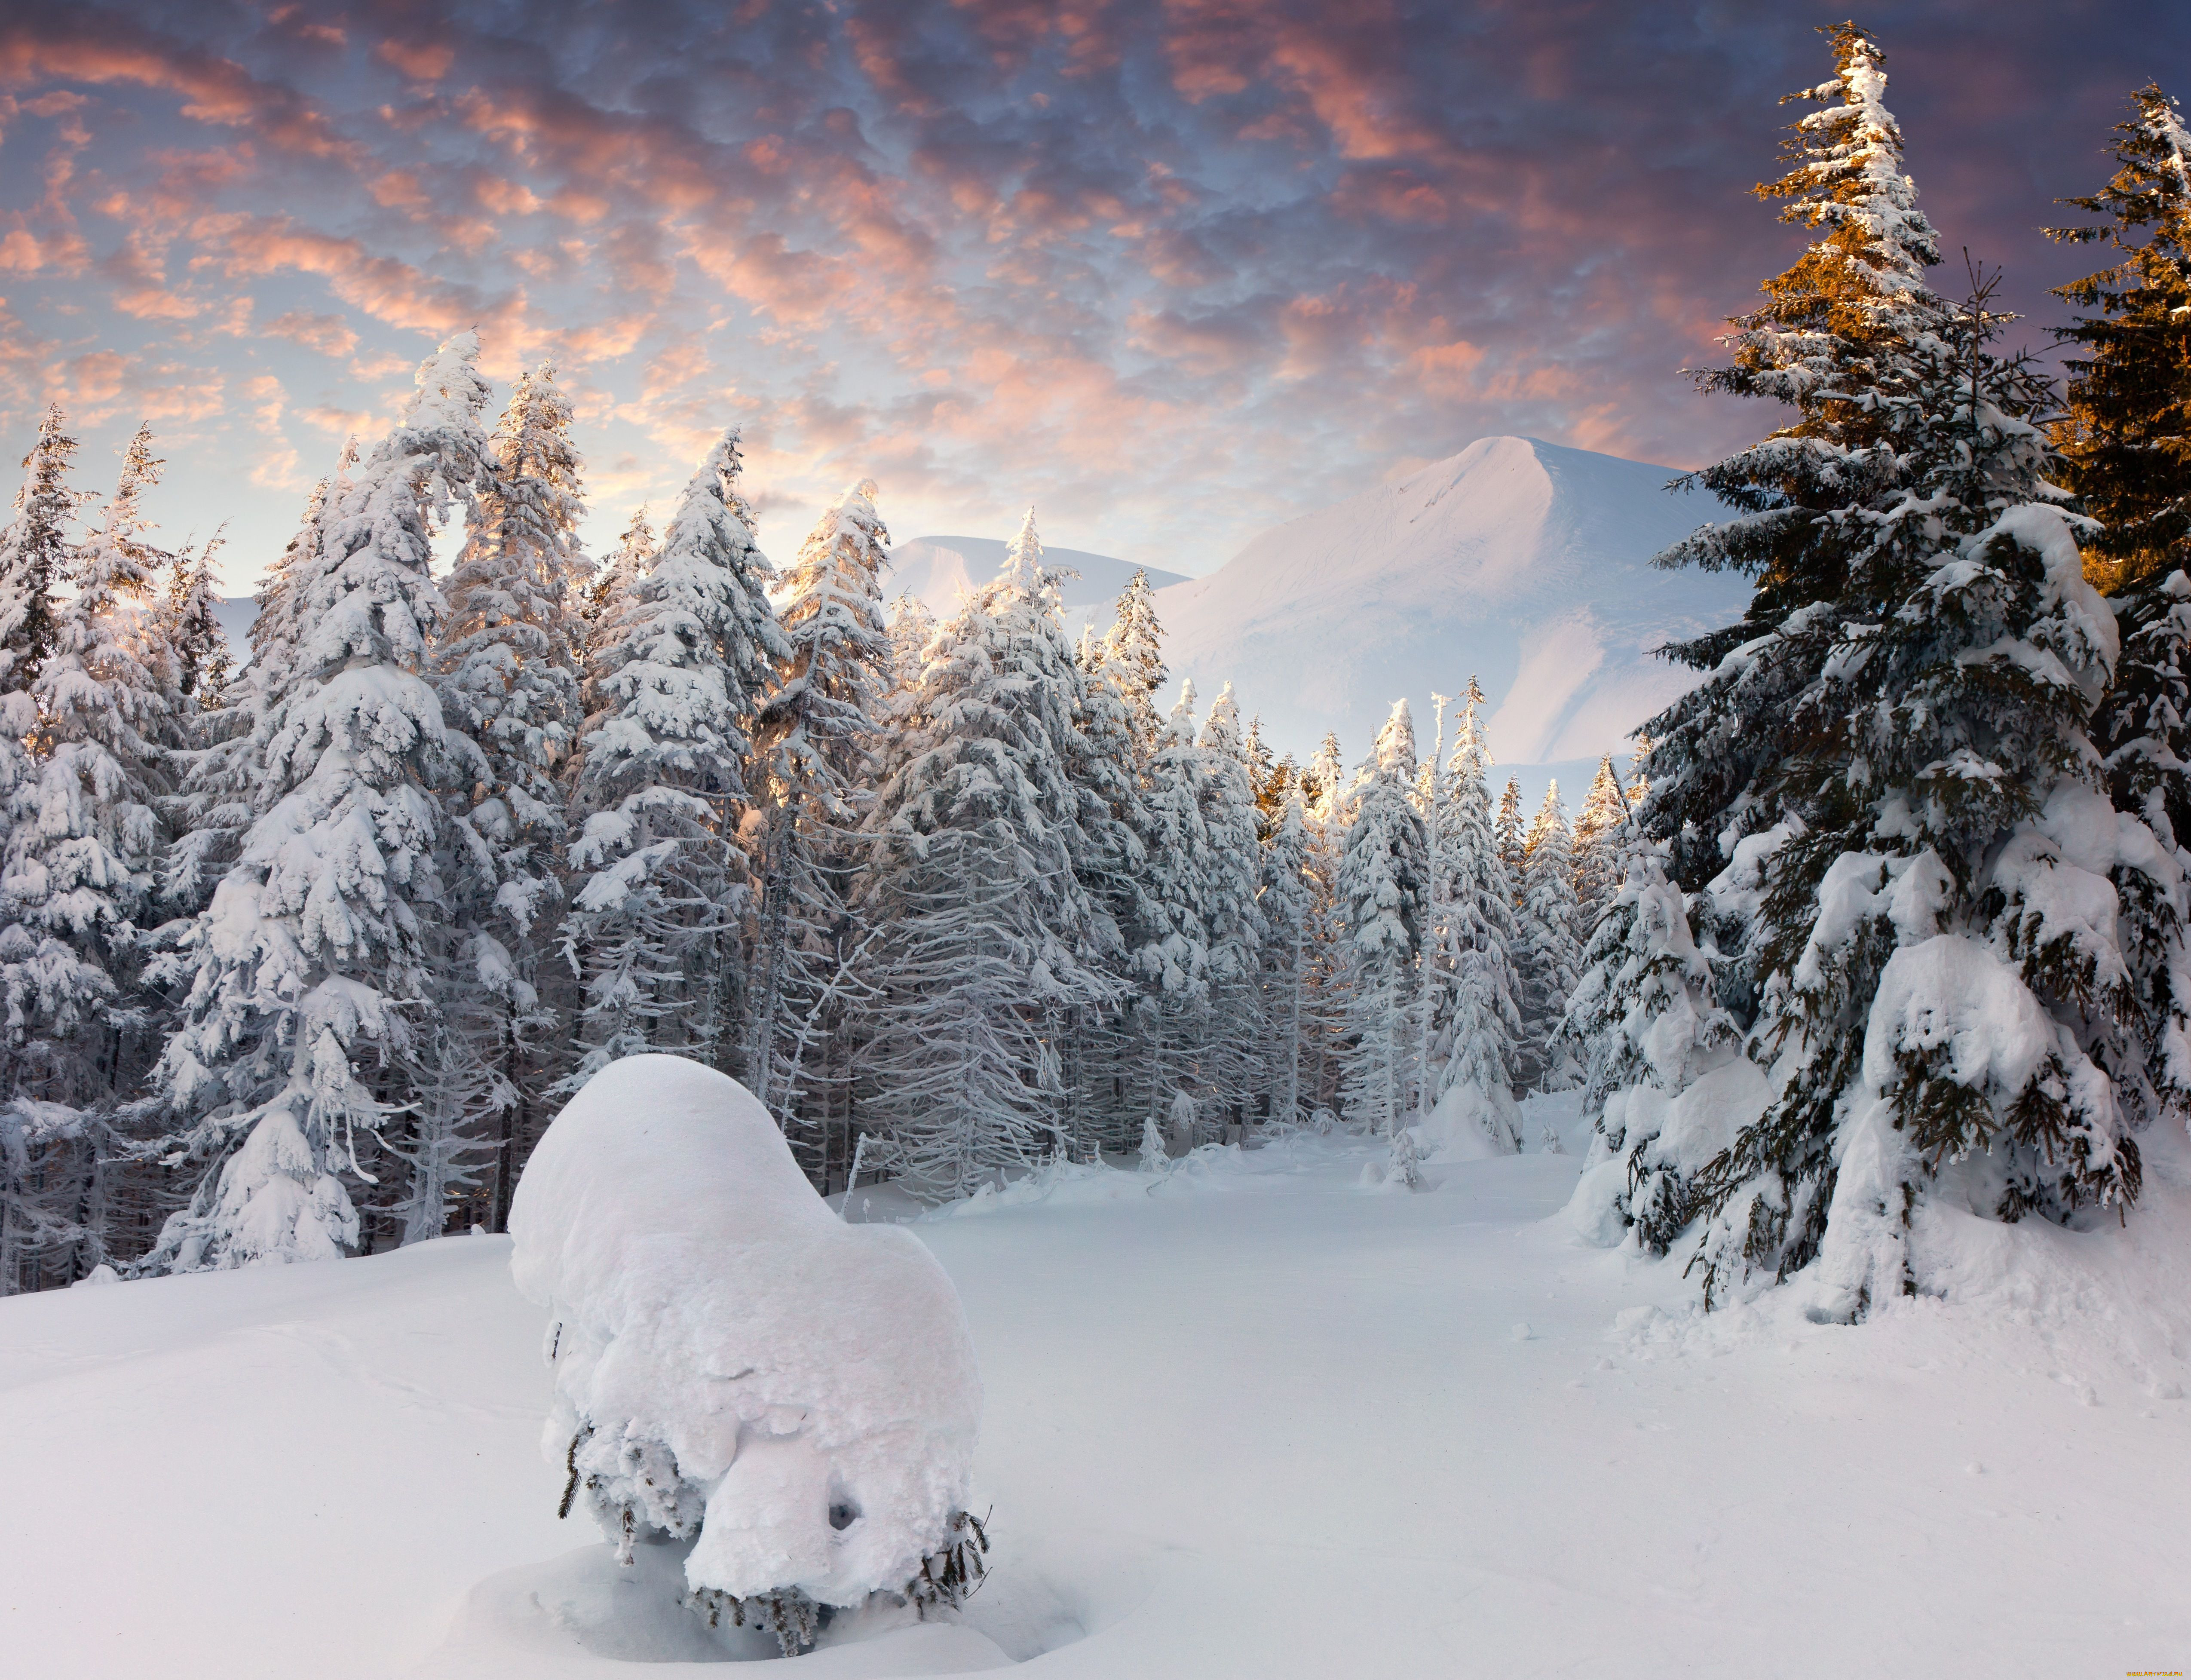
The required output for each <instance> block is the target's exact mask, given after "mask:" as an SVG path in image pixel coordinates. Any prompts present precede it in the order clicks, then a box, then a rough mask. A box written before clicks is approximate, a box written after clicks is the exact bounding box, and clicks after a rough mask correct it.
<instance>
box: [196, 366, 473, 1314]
mask: <svg viewBox="0 0 2191 1680" xmlns="http://www.w3.org/2000/svg"><path fill="white" fill-rule="evenodd" d="M478 354H479V343H478V340H477V339H475V337H474V336H473V335H472V334H470V333H459V334H458V335H457V336H456V337H455V338H452V339H450V340H449V341H448V342H447V344H445V345H442V346H441V349H440V350H438V351H437V352H436V353H435V354H434V355H433V356H429V357H428V358H427V359H426V360H425V362H424V363H423V364H422V365H421V367H420V368H419V370H418V390H417V391H416V393H415V394H414V395H413V397H412V399H411V401H410V404H409V406H408V407H407V409H406V412H405V414H404V418H403V419H402V421H401V424H398V425H397V426H396V430H394V431H392V432H391V433H390V434H389V436H387V437H386V438H385V439H384V440H383V441H381V442H380V444H379V445H378V447H375V448H374V450H373V453H372V454H371V455H370V456H369V457H367V459H366V460H365V461H364V462H363V463H362V464H361V467H360V469H359V470H358V472H357V473H356V476H355V477H354V478H350V477H346V478H344V479H343V480H340V481H338V482H337V483H336V484H335V485H333V486H332V487H330V488H329V491H328V493H327V496H326V497H325V498H324V500H319V499H317V498H316V505H315V508H314V510H313V511H312V514H311V515H310V520H309V521H308V524H307V527H306V530H305V532H304V533H303V534H302V535H301V536H300V537H299V540H298V542H297V543H295V544H293V545H292V547H291V550H290V552H289V554H288V555H287V556H285V559H284V563H283V567H282V573H281V575H280V577H279V578H278V580H277V582H276V584H275V585H274V586H273V588H272V589H270V593H269V595H267V597H266V608H267V612H268V613H269V614H270V618H262V620H261V622H260V623H259V624H258V625H257V626H256V627H254V631H253V646H254V648H255V649H256V652H257V658H256V659H255V660H254V662H253V671H252V686H253V691H254V696H253V707H252V715H251V725H252V727H251V732H250V734H249V736H248V750H247V752H246V754H245V755H244V757H245V758H246V759H247V760H248V768H249V772H250V775H251V777H252V782H253V788H252V793H251V808H252V811H253V821H252V823H251V824H250V827H249V829H248V833H247V834H245V835H244V837H243V840H242V847H241V851H240V853H239V855H238V856H237V857H236V861H235V863H234V864H233V866H232V867H231V868H230V869H229V870H228V872H227V874H226V875H225V877H224V878H223V879H222V880H221V882H220V884H219V886H218V887H217V888H216V889H215V890H214V891H213V897H212V901H211V903H209V904H208V906H207V907H206V908H205V910H204V911H203V912H202V913H201V914H199V915H198V916H197V918H196V921H195V924H194V925H192V926H191V928H190V930H189V931H187V932H186V933H185V934H184V935H183V936H182V938H181V940H180V942H179V950H178V951H176V952H175V953H174V954H173V955H172V956H171V957H169V958H168V959H166V960H165V962H166V967H165V971H164V975H163V977H165V978H168V979H170V980H173V981H174V982H177V983H179V984H180V985H181V986H182V987H183V988H185V996H184V999H183V1002H182V1005H181V1008H180V1020H179V1023H178V1026H177V1028H176V1030H175V1032H174V1035H173V1036H172V1037H171V1038H170V1039H168V1045H167V1048H166V1051H165V1053H164V1055H163V1056H162V1060H161V1062H160V1068H159V1075H158V1078H159V1085H160V1090H161V1093H162V1096H163V1097H164V1098H165V1099H166V1101H167V1102H168V1104H169V1105H170V1107H171V1108H173V1109H174V1111H175V1112H176V1113H177V1114H178V1115H179V1117H180V1118H181V1119H182V1120H183V1121H184V1122H185V1125H184V1129H183V1130H182V1132H181V1134H180V1135H179V1138H178V1139H177V1143H178V1148H179V1153H178V1156H177V1159H178V1160H181V1159H191V1160H194V1161H196V1162H199V1163H202V1164H203V1165H205V1166H206V1167H207V1168H208V1171H207V1174H206V1176H205V1178H204V1180H203V1182H202V1183H201V1185H200V1187H199V1189H198V1193H197V1194H196V1198H195V1199H193V1201H192V1203H191V1205H190V1207H189V1208H187V1209H185V1210H183V1211H182V1212H180V1213H178V1214H176V1215H175V1216H174V1217H173V1218H171V1219H170V1220H169V1221H168V1225H167V1227H166V1228H165V1230H164V1231H163V1232H162V1235H161V1238H160V1241H159V1244H158V1245H157V1249H156V1250H155V1253H154V1256H153V1259H154V1261H155V1263H157V1265H159V1266H161V1267H163V1268H167V1269H172V1270H178V1271H187V1270H191V1269H194V1268H196V1267H204V1266H222V1267H226V1266H235V1265H242V1264H245V1263H248V1262H249V1261H254V1260H301V1259H314V1258H320V1257H328V1256H334V1255H336V1254H339V1252H341V1251H342V1250H344V1249H345V1248H347V1247H349V1246H350V1245H351V1244H353V1243H355V1242H356V1238H357V1233H358V1218H357V1214H356V1209H355V1208H354V1206H353V1204H352V1203H351V1199H350V1193H349V1190H348V1189H347V1187H345V1185H344V1182H343V1181H342V1177H341V1176H340V1175H342V1174H343V1173H344V1172H345V1171H347V1172H348V1173H350V1175H352V1176H358V1177H362V1176H364V1174H365V1172H366V1171H367V1168H366V1166H365V1163H364V1161H363V1160H362V1159H361V1155H360V1150H361V1146H369V1142H370V1140H371V1138H372V1136H373V1134H375V1133H377V1132H378V1130H379V1128H380V1127H381V1125H383V1123H384V1121H385V1120H386V1119H387V1118H388V1116H389V1115H390V1113H391V1112H394V1111H396V1110H398V1109H401V1108H405V1107H406V1106H407V1105H408V1104H409V1103H410V1102H413V1100H415V1097H416V1096H417V1091H418V1079H419V1062H420V1057H419V1049H420V1045H419V1040H418V1032H417V1028H416V1023H415V1021H414V1019H413V1011H415V1009H416V1007H417V1005H418V1001H419V1000H420V999H423V998H424V997H425V996H427V995H428V989H429V986H430V962H431V957H432V952H431V948H430V943H429V940H428V937H427V928H428V926H429V925H430V923H431V922H432V921H433V920H435V918H437V917H438V916H440V915H441V914H442V913H443V900H442V892H441V881H440V880H439V877H438V874H437V872H436V869H435V851H436V849H437V846H438V844H439V842H440V840H441V832H440V830H441V811H440V806H439V804H438V802H437V801H436V800H435V798H434V797H433V795H432V794H431V792H430V789H431V788H432V786H433V785H434V783H435V779H436V776H437V772H439V769H440V766H441V761H442V760H443V757H444V754H445V747H444V743H443V739H442V729H441V708H440V705H439V703H437V701H436V699H435V694H434V692H433V689H432V687H431V686H430V684H429V683H428V681H427V679H426V675H425V670H424V667H425V664H426V660H427V654H428V646H429V638H430V635H431V634H432V632H433V630H434V628H435V624H436V623H437V621H438V620H439V618H440V616H441V596H440V593H439V591H438V590H436V589H435V586H434V584H433V582H432V580H431V579H430V577H429V575H428V566H429V563H430V559H431V551H430V532H429V528H428V521H429V519H430V517H431V516H432V515H435V514H436V513H439V514H441V515H444V516H446V515H447V512H448V510H450V509H451V507H452V504H454V502H455V501H456V500H457V499H458V498H464V497H467V496H468V495H469V493H471V491H472V489H473V487H475V486H476V485H478V484H479V483H480V482H481V481H482V480H483V479H484V478H485V477H486V476H487V471H488V466H487V438H486V434H485V431H484V430H483V428H482V426H481V410H482V409H483V408H484V407H486V403H487V387H486V385H485V384H483V383H482V382H481V379H480V377H479V375H478V373H477V372H476V371H475V367H474V366H473V363H474V362H475V360H476V358H477V356H478ZM239 1143H240V1147H238V1146H239Z"/></svg>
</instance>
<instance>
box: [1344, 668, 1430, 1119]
mask: <svg viewBox="0 0 2191 1680" xmlns="http://www.w3.org/2000/svg"><path fill="white" fill-rule="evenodd" d="M1415 772H1416V763H1415V732H1414V720H1412V719H1411V718H1410V717H1409V713H1408V703H1407V702H1406V701H1405V700H1401V701H1398V702H1396V703H1394V705H1393V707H1392V715H1391V717H1390V718H1389V719H1387V720H1386V724H1385V726H1384V728H1383V729H1382V730H1380V731H1379V732H1378V735H1377V742H1376V745H1375V747H1374V749H1372V751H1371V754H1370V756H1369V758H1368V759H1367V760H1364V761H1363V766H1362V769H1361V772H1360V774H1359V775H1358V777H1357V783H1356V792H1355V796H1354V817H1353V821H1352V823H1350V824H1349V825H1348V827H1347V830H1346V856H1345V857H1344V858H1343V859H1342V861H1341V862H1340V866H1339V891H1338V896H1339V898H1340V903H1342V904H1343V905H1344V906H1345V910H1346V954H1347V961H1348V968H1349V974H1348V996H1347V1024H1348V1027H1349V1028H1350V1037H1351V1042H1350V1043H1349V1044H1348V1045H1347V1047H1346V1055H1345V1056H1344V1059H1343V1066H1342V1071H1341V1073H1340V1096H1341V1097H1342V1099H1343V1100H1344V1101H1345V1102H1346V1108H1347V1113H1348V1117H1349V1118H1350V1119H1353V1120H1355V1121H1357V1123H1361V1124H1364V1125H1368V1126H1369V1128H1370V1130H1372V1131H1374V1132H1375V1133H1378V1134H1380V1135H1384V1134H1388V1133H1390V1132H1391V1131H1393V1130H1395V1129H1397V1127H1399V1126H1401V1125H1404V1124H1406V1122H1407V1119H1408V1118H1409V1113H1410V1111H1411V1110H1412V1108H1413V1107H1414V1101H1413V1099H1414V1091H1413V1089H1412V1083H1411V1082H1412V1079H1413V1076H1414V1063H1415V1057H1414V1049H1415V1046H1416V1043H1417V1038H1416V1034H1415V1032H1414V1025H1415V1022H1414V1001H1415V984H1416V978H1417V962H1418V959H1419V958H1420V954H1421V949H1422V940H1423V932H1424V920H1425V911H1426V888H1427V886H1428V881H1427V880H1426V871H1427V858H1426V852H1427V846H1426V835H1425V834H1424V830H1423V820H1422V817H1421V815H1420V813H1419V812H1417V811H1416V809H1415V801H1414V789H1415Z"/></svg>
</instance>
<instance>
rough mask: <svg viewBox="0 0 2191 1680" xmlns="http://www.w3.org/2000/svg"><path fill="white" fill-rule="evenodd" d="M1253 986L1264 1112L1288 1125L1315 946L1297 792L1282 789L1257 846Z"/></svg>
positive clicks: (1296, 1105)
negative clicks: (1257, 962) (1257, 950)
mask: <svg viewBox="0 0 2191 1680" xmlns="http://www.w3.org/2000/svg"><path fill="white" fill-rule="evenodd" d="M1262 864H1263V869H1262V884H1261V895H1260V897H1258V898H1257V900H1256V908H1257V909H1258V910H1259V912H1260V913H1261V920H1262V946H1261V993H1262V1017H1263V1045H1264V1051H1263V1088H1264V1091H1265V1094H1266V1096H1268V1098H1269V1101H1270V1110H1269V1117H1270V1118H1271V1119H1273V1120H1278V1121H1283V1122H1284V1123H1285V1124H1287V1125H1292V1124H1294V1123H1295V1122H1296V1121H1298V1120H1299V1119H1300V1118H1301V1116H1302V1113H1303V1109H1302V1103H1301V1095H1302V1085H1301V1070H1302V1063H1303V1058H1304V1055H1305V1053H1306V1051H1307V1050H1308V1048H1309V1044H1308V1035H1309V1034H1310V1031H1311V1029H1312V1021H1311V1019H1310V1008H1311V1000H1310V996H1309V993H1310V987H1311V984H1312V974H1311V965H1312V963H1313V962H1314V960H1315V956H1316V952H1315V948H1314V946H1313V944H1312V938H1313V936H1314V933H1315V925H1314V921H1315V915H1316V895H1317V883H1316V877H1315V872H1314V868H1313V866H1312V858H1311V841H1310V839H1309V832H1308V823H1307V819H1306V816H1305V815H1304V814H1303V812H1302V810H1301V801H1300V792H1299V791H1298V790H1297V789H1296V790H1295V791H1293V792H1290V793H1289V794H1288V795H1287V797H1286V802H1285V806H1284V808H1283V810H1282V811H1281V812H1279V814H1278V822H1277V824H1276V825H1275V826H1274V827H1273V829H1272V832H1271V838H1270V841H1269V843H1268V844H1267V845H1266V846H1264V847H1263V857H1262Z"/></svg>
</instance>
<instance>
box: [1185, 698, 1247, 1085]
mask: <svg viewBox="0 0 2191 1680" xmlns="http://www.w3.org/2000/svg"><path fill="white" fill-rule="evenodd" d="M1196 746H1197V748H1198V750H1199V752H1200V755H1201V763H1200V766H1199V769H1198V789H1197V791H1198V797H1199V799H1200V801H1201V806H1202V832H1203V834H1204V836H1206V837H1207V839H1208V840H1209V868H1208V872H1207V874H1206V875H1205V877H1204V886H1203V897H1202V908H1203V921H1204V928H1205V929H1206V930H1207V932H1208V937H1209V993H1210V994H1209V1023H1208V1028H1207V1031H1206V1034H1205V1037H1204V1045H1203V1049H1202V1053H1201V1056H1199V1058H1198V1060H1199V1061H1200V1063H1201V1072H1202V1085H1203V1088H1204V1092H1205V1093H1206V1096H1207V1098H1208V1102H1207V1105H1206V1106H1207V1108H1208V1110H1209V1113H1210V1114H1211V1115H1212V1116H1213V1118H1215V1119H1216V1120H1217V1121H1218V1122H1219V1123H1220V1124H1231V1125H1244V1124H1246V1122H1247V1120H1248V1119H1249V1112H1248V1110H1249V1103H1250V1102H1251V1101H1252V1100H1253V1096H1254V1093H1255V1089H1256V1087H1257V1085H1259V1083H1260V1081H1261V1068H1260V1066H1259V1065H1258V1062H1259V1058H1258V1057H1257V1055H1256V1052H1257V1051H1259V1050H1260V1049H1261V1045H1262V1037H1263V1031H1262V1021H1261V1009H1260V1005H1261V988H1259V987H1258V986H1257V985H1256V983H1255V980H1256V957H1257V952H1258V951H1259V949H1260V948H1261V943H1262V919H1261V916H1260V914H1258V913H1257V910H1256V906H1255V897H1256V892H1257V890H1258V888H1259V887H1260V886H1261V875H1262V851H1261V846H1259V844H1258V843H1257V831H1258V829H1259V828H1260V826H1261V823H1260V818H1259V816H1258V813H1257V811H1256V808H1255V787H1254V783H1253V782H1252V780H1251V778H1250V774H1249V760H1248V755H1247V750H1246V743H1245V741H1244V740H1243V738H1242V736H1241V733H1240V709H1239V706H1238V703H1237V702H1236V701H1235V700H1234V699H1233V698H1232V684H1230V683H1227V684H1226V685H1225V686H1224V688H1223V689H1222V690H1221V691H1220V692H1219V693H1218V696H1217V698H1216V699H1215V701H1214V702H1213V703H1211V705H1210V708H1209V715H1208V716H1207V717H1206V718H1204V720H1203V724H1202V734H1201V737H1200V738H1199V740H1198V742H1197V743H1196Z"/></svg>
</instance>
